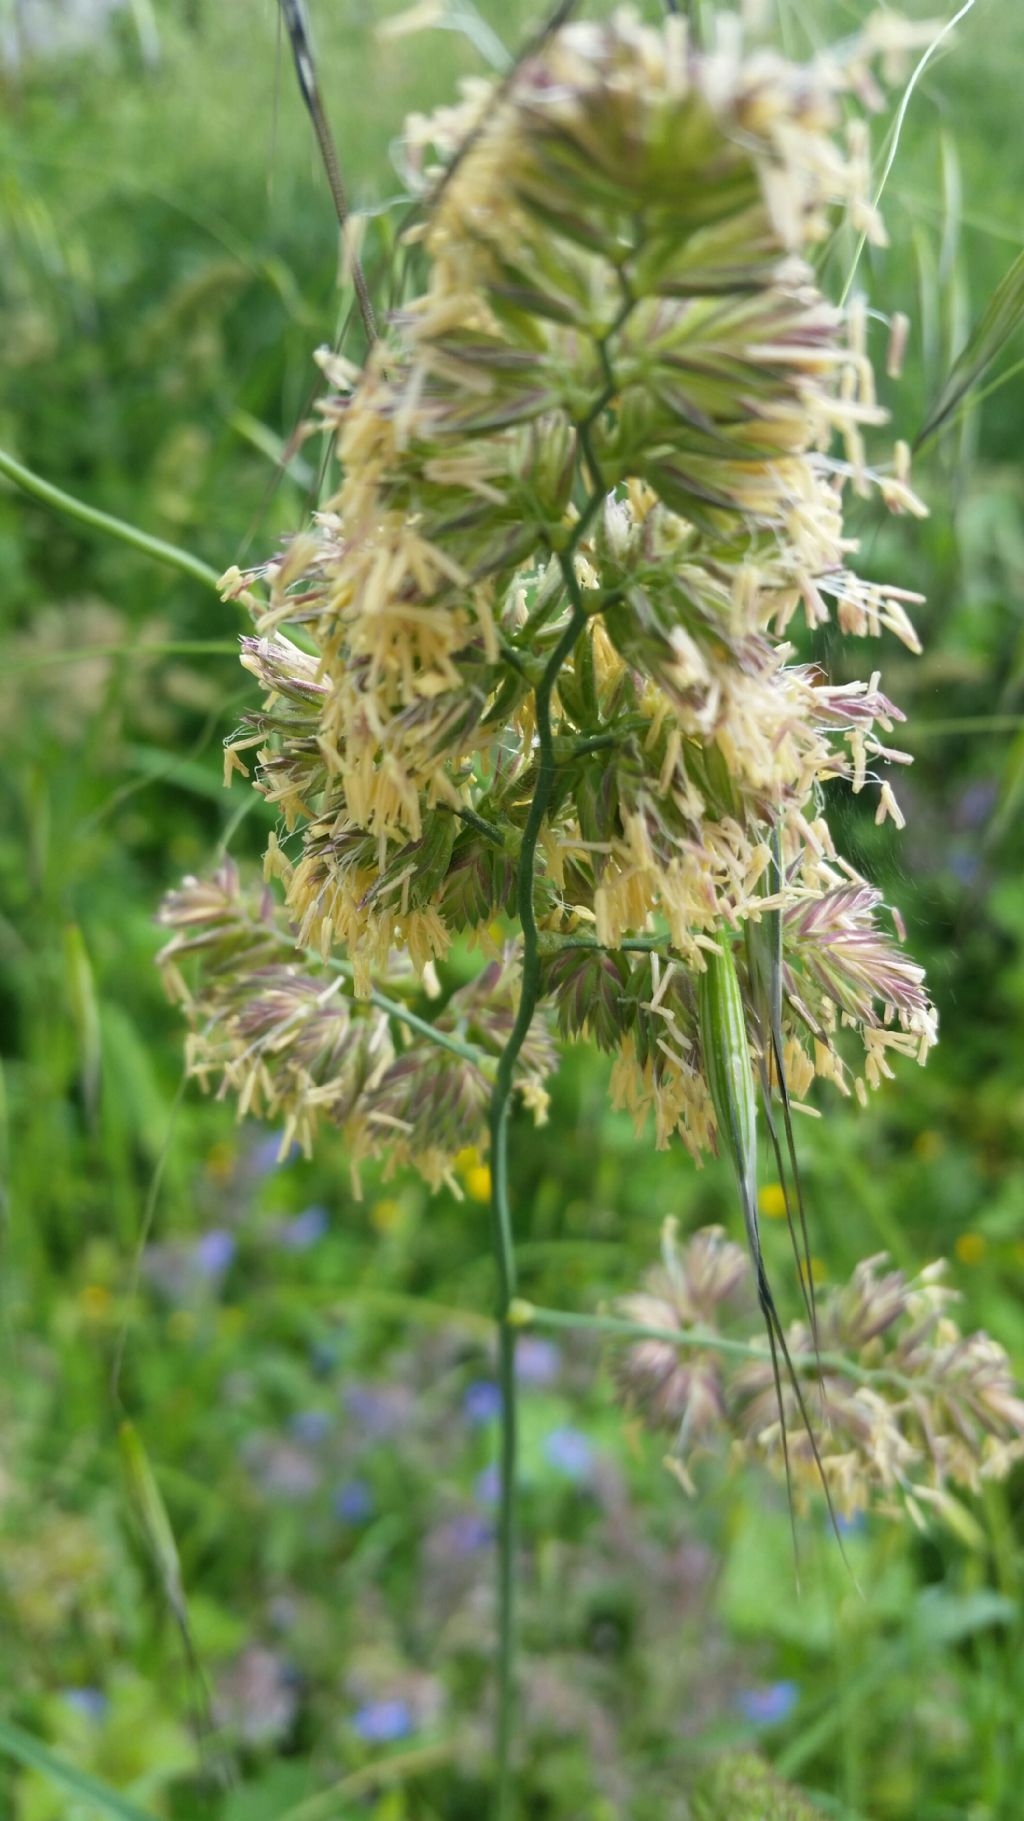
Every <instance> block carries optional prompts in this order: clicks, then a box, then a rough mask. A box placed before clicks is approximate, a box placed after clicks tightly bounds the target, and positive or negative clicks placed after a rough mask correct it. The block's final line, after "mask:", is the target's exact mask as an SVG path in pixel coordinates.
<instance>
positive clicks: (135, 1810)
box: [0, 1720, 154, 1821]
mask: <svg viewBox="0 0 1024 1821" xmlns="http://www.w3.org/2000/svg"><path fill="white" fill-rule="evenodd" d="M0 1753H2V1754H3V1755H4V1756H5V1757H8V1758H13V1759H14V1760H15V1762H16V1763H18V1764H24V1765H25V1766H26V1767H27V1768H28V1769H29V1770H38V1771H40V1772H41V1773H42V1775H43V1776H44V1777H49V1779H50V1782H51V1783H56V1784H58V1785H59V1786H60V1788H61V1789H66V1790H67V1791H68V1794H69V1795H71V1796H74V1797H76V1798H77V1800H78V1801H80V1802H91V1803H92V1806H93V1807H94V1808H95V1809H96V1811H97V1813H98V1814H100V1815H105V1816H109V1817H110V1818H111V1821H154V1817H153V1816H152V1815H151V1814H149V1813H148V1811H147V1810H146V1809H144V1808H139V1807H138V1806H137V1804H136V1803H134V1802H130V1801H129V1799H128V1797H127V1796H122V1795H121V1793H120V1791H119V1790H116V1789H111V1788H110V1785H109V1784H107V1783H101V1782H99V1780H98V1778H96V1777H92V1776H90V1775H89V1773H88V1771H84V1770H79V1769H78V1768H77V1767H76V1766H75V1765H74V1764H69V1763H68V1762H67V1761H66V1759H64V1758H58V1757H57V1756H56V1755H55V1754H54V1753H53V1752H52V1751H50V1750H49V1748H48V1746H46V1745H42V1744H40V1742H39V1740H38V1739H37V1738H35V1737H34V1735H33V1734H32V1733H28V1732H22V1730H21V1727H20V1726H12V1724H11V1722H10V1721H9V1720H0Z"/></svg>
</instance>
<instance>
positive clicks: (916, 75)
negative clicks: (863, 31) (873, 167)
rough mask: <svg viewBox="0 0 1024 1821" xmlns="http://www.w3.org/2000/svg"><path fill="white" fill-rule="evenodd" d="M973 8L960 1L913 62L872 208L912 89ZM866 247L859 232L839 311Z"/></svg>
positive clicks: (897, 144) (891, 160) (894, 152)
mask: <svg viewBox="0 0 1024 1821" xmlns="http://www.w3.org/2000/svg"><path fill="white" fill-rule="evenodd" d="M974 5H975V0H964V4H963V5H962V6H961V7H960V9H959V11H958V12H955V13H954V14H953V16H952V18H951V19H947V20H946V23H945V25H944V26H943V27H942V29H941V31H939V32H936V34H935V37H934V38H933V39H932V41H931V43H930V44H929V45H928V46H927V48H926V50H925V51H924V53H923V54H922V56H920V57H919V58H918V61H917V63H916V64H915V65H914V68H913V70H912V71H911V75H910V80H909V81H908V83H907V86H906V88H905V89H904V91H903V94H902V96H901V98H900V105H899V107H898V108H897V110H896V118H895V120H894V121H893V124H892V132H891V136H890V141H889V150H888V154H887V156H886V160H885V164H884V165H883V167H882V175H881V177H880V178H879V180H878V187H877V189H876V190H875V193H874V196H873V197H872V199H871V200H872V207H873V208H876V209H877V207H878V205H879V203H880V202H881V200H882V197H883V195H884V193H885V186H886V184H887V183H888V181H889V178H890V177H891V176H892V170H893V166H894V164H895V163H896V156H897V153H898V152H899V149H900V139H901V138H902V135H903V123H904V121H905V120H906V117H907V109H908V108H909V106H910V103H911V99H912V97H913V94H914V90H915V89H916V87H917V85H918V83H919V82H920V80H921V77H922V76H923V75H924V73H925V70H926V69H927V68H928V65H929V63H930V62H931V60H932V58H933V57H934V55H935V53H936V51H937V50H938V48H939V46H940V44H942V42H943V40H944V39H946V38H948V37H949V34H950V32H951V31H952V30H953V27H954V26H955V25H959V24H960V21H961V19H966V17H967V15H968V13H969V12H971V11H972V9H973V7H974ZM867 244H868V237H867V234H866V233H861V234H860V236H859V237H858V240H857V245H856V247H855V248H854V253H853V259H852V261H851V263H850V270H849V272H848V273H847V275H846V283H845V284H844V286H843V289H842V293H841V295H840V298H839V307H840V309H842V307H843V305H844V304H845V303H846V300H847V298H848V297H849V295H850V292H851V290H852V289H853V281H854V279H855V278H856V276H857V267H858V266H859V265H860V262H861V257H862V255H863V252H864V248H865V247H866V246H867Z"/></svg>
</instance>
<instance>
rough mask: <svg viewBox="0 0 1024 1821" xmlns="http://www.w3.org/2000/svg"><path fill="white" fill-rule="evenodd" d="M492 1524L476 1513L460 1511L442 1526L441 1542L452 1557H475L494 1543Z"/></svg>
mask: <svg viewBox="0 0 1024 1821" xmlns="http://www.w3.org/2000/svg"><path fill="white" fill-rule="evenodd" d="M493 1538H494V1531H493V1529H492V1527H491V1525H490V1524H488V1523H487V1522H486V1520H485V1519H484V1518H482V1517H478V1516H477V1513H476V1512H475V1511H460V1512H458V1513H457V1515H456V1516H455V1517H453V1518H449V1520H448V1522H447V1523H446V1524H443V1525H442V1526H441V1530H440V1532H439V1540H440V1542H441V1543H442V1544H443V1545H444V1546H445V1548H446V1549H447V1550H448V1551H449V1552H450V1553H451V1554H452V1555H475V1554H476V1552H477V1550H478V1549H486V1548H487V1546H488V1544H489V1543H491V1542H492V1541H493Z"/></svg>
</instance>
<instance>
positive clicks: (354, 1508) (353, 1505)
mask: <svg viewBox="0 0 1024 1821" xmlns="http://www.w3.org/2000/svg"><path fill="white" fill-rule="evenodd" d="M334 1515H335V1517H338V1518H340V1519H341V1521H342V1523H343V1524H365V1522H366V1520H367V1518H369V1517H372V1515H373V1493H372V1492H371V1491H370V1488H369V1486H368V1485H367V1484H366V1481H365V1480H347V1481H346V1482H345V1484H344V1486H339V1487H338V1490H337V1492H336V1493H335V1495H334Z"/></svg>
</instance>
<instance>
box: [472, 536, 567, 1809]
mask: <svg viewBox="0 0 1024 1821" xmlns="http://www.w3.org/2000/svg"><path fill="white" fill-rule="evenodd" d="M565 563H566V564H567V565H569V566H570V567H571V563H572V557H571V554H569V555H567V556H566V558H565ZM574 579H575V578H574ZM586 623H587V616H586V612H585V609H584V608H583V606H582V603H581V602H580V600H579V598H578V594H577V598H576V600H575V601H574V602H573V607H572V612H571V613H570V615H569V619H568V621H567V623H566V626H565V629H564V631H563V633H562V636H561V638H560V639H559V641H558V643H557V645H556V646H555V648H554V650H553V651H552V653H551V656H550V658H549V659H548V662H547V664H546V665H545V667H544V674H543V676H542V677H541V679H540V682H539V683H538V685H537V690H536V695H535V702H536V721H537V745H538V766H537V786H536V789H535V790H534V793H533V800H532V802H531V804H530V809H529V813H528V815H527V818H526V827H525V829H524V831H523V845H522V848H521V849H520V854H519V869H518V873H517V877H516V907H517V910H518V914H519V922H520V925H521V927H522V932H523V977H522V987H521V989H520V994H519V1005H518V1008H517V1011H516V1019H515V1024H514V1025H513V1027H512V1031H511V1034H510V1036H509V1040H508V1042H507V1044H506V1045H505V1048H504V1049H503V1051H502V1053H501V1056H500V1057H499V1059H498V1072H497V1075H496V1077H495V1082H494V1091H493V1094H492V1096H491V1112H490V1129H491V1221H492V1239H493V1245H494V1257H495V1263H496V1265H497V1270H498V1307H497V1321H498V1383H499V1387H500V1390H501V1468H500V1472H501V1494H500V1505H499V1515H498V1717H497V1734H496V1771H495V1799H494V1815H495V1821H509V1816H510V1815H511V1813H512V1807H511V1804H512V1734H513V1724H514V1711H515V1657H516V1613H515V1596H516V1587H515V1555H516V1541H517V1536H518V1512H517V1498H516V1462H517V1453H518V1436H517V1430H518V1423H517V1413H516V1331H515V1325H514V1324H513V1323H512V1321H511V1320H510V1311H511V1309H512V1305H513V1302H514V1299H515V1294H516V1259H515V1239H514V1234H513V1229H512V1214H511V1208H510V1205H509V1193H508V1121H509V1113H510V1110H511V1102H512V1087H513V1077H514V1073H515V1065H516V1061H517V1058H518V1056H519V1052H520V1050H521V1049H522V1047H523V1044H524V1042H525V1041H526V1036H527V1033H528V1031H529V1029H530V1025H531V1024H532V1022H533V1014H534V1012H535V1011H536V1008H537V1000H538V998H539V995H540V956H541V951H540V934H539V931H538V929H537V919H536V916H535V914H534V908H533V890H534V861H535V858H536V852H537V841H538V839H539V836H540V831H541V825H542V823H543V821H544V816H545V814H546V812H547V807H548V803H549V801H550V798H551V789H552V785H553V784H554V781H555V750H554V735H553V732H552V727H551V697H552V694H553V691H554V687H555V683H556V681H557V679H558V673H559V671H560V670H561V668H562V665H563V664H564V663H565V660H566V658H567V657H568V656H569V653H570V652H571V650H572V648H573V646H574V645H575V643H576V640H577V639H578V637H579V635H580V633H581V632H582V631H583V629H584V627H585V626H586Z"/></svg>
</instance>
